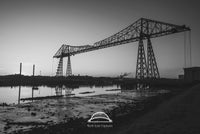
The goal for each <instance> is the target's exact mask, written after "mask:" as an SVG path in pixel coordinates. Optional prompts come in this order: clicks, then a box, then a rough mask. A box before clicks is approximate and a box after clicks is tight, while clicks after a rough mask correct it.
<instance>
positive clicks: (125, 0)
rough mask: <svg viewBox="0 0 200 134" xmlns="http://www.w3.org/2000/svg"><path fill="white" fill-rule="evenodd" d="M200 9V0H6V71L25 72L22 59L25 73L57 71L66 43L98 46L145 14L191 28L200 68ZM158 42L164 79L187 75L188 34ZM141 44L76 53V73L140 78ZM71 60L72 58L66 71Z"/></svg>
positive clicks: (0, 31) (0, 19)
mask: <svg viewBox="0 0 200 134" xmlns="http://www.w3.org/2000/svg"><path fill="white" fill-rule="evenodd" d="M199 10H200V4H199V2H198V0H120V1H119V0H0V75H8V74H16V73H19V64H20V62H22V63H23V71H22V73H23V74H25V75H32V66H33V64H35V66H36V75H39V74H41V75H50V76H52V75H55V73H56V68H57V64H58V59H53V55H54V54H55V53H56V52H57V50H58V49H59V48H60V47H61V45H62V44H67V45H74V46H76V45H78V46H79V45H86V44H89V45H92V44H93V43H95V42H97V41H100V40H102V39H104V38H106V37H109V36H111V35H113V34H115V33H116V32H118V31H120V30H122V29H123V28H125V27H127V26H128V25H130V24H132V23H134V22H135V21H136V20H138V19H140V18H141V17H143V18H149V19H154V20H159V21H163V22H168V23H172V24H177V25H183V24H185V25H186V26H189V27H190V28H191V29H192V32H191V41H192V66H200V60H199V57H200V53H199V52H200V45H199V43H200V38H199V31H200V26H199V24H200V17H199V15H200V14H199V12H200V11H199ZM188 39H189V38H187V41H188ZM144 43H146V42H145V41H144ZM152 45H153V49H154V53H155V55H156V60H157V64H158V68H159V71H160V75H161V77H167V78H177V76H178V75H179V74H181V73H183V68H184V33H178V34H173V35H168V36H163V37H159V38H155V39H152ZM137 47H138V42H134V43H128V44H124V45H120V46H116V47H111V48H106V49H101V50H97V51H91V52H87V53H82V54H78V55H75V56H72V57H71V64H72V73H73V74H75V75H78V74H80V75H91V76H119V75H120V74H122V73H125V72H128V73H129V72H131V73H132V75H133V76H134V75H135V70H136V59H137ZM145 47H146V45H145ZM187 51H188V50H187ZM66 64H67V58H65V59H64V73H65V72H66Z"/></svg>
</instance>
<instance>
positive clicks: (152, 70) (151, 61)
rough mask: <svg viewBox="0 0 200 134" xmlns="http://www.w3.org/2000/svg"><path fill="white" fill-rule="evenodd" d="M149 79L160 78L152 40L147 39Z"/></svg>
mask: <svg viewBox="0 0 200 134" xmlns="http://www.w3.org/2000/svg"><path fill="white" fill-rule="evenodd" d="M147 77H148V78H160V74H159V71H158V66H157V63H156V58H155V55H154V52H153V47H152V44H151V40H150V38H148V39H147Z"/></svg>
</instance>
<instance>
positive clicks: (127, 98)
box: [0, 86, 199, 134]
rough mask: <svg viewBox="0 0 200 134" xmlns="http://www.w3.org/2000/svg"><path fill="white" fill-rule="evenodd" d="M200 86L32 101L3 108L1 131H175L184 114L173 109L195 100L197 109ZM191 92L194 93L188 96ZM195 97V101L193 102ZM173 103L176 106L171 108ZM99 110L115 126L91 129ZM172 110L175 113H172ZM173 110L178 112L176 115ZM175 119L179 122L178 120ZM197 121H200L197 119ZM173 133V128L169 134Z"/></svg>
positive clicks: (27, 133) (74, 133) (78, 133)
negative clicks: (175, 124)
mask: <svg viewBox="0 0 200 134" xmlns="http://www.w3.org/2000/svg"><path fill="white" fill-rule="evenodd" d="M198 88H199V86H196V87H194V88H191V89H188V88H184V89H183V88H170V89H169V90H167V91H166V90H156V91H155V90H154V91H148V90H146V91H142V92H138V91H135V90H124V91H123V92H122V93H120V94H105V95H97V96H90V97H73V98H58V99H46V100H40V101H34V102H29V103H26V104H22V105H20V106H18V107H15V106H5V107H0V108H1V109H0V111H1V112H0V115H1V116H0V117H1V118H0V124H1V126H0V132H1V133H20V134H21V133H22V134H31V133H43V134H45V133H48V134H49V133H52V134H56V133H58V134H59V133H63V134H64V133H70V134H84V133H87V134H92V133H94V132H95V133H122V134H123V133H137V134H140V133H142V134H143V133H149V132H150V133H156V132H160V131H162V132H163V133H164V129H170V130H171V127H172V130H174V128H173V126H170V125H169V124H174V123H177V122H174V119H173V118H174V117H176V116H177V117H179V118H180V117H182V116H183V115H182V113H181V111H180V112H177V111H176V110H175V111H173V109H174V108H176V107H177V106H178V104H180V105H181V106H182V107H183V110H182V111H184V109H185V106H186V107H187V106H189V105H188V104H189V103H188V101H189V102H190V103H194V105H193V106H190V107H191V110H194V111H195V106H196V105H197V103H198V100H199V99H194V98H196V97H197V96H198V95H199V94H198V93H199V91H196V90H197V89H198ZM168 91H170V92H168ZM188 95H189V96H190V95H192V96H190V97H187V96H188ZM180 96H185V97H186V98H188V100H185V99H183V100H182V99H181V98H182V97H180ZM191 97H192V98H193V99H192V100H193V101H190V99H191ZM176 98H178V99H176ZM183 98H184V97H183ZM174 100H177V101H174ZM178 100H179V101H178ZM196 101H197V102H196ZM177 103H178V104H177ZM171 104H173V105H174V106H173V107H171ZM190 107H189V108H190ZM196 107H197V106H196ZM157 109H158V110H157ZM186 109H188V108H186ZM180 110H181V109H180ZM191 110H189V113H190V112H192V111H191ZM98 111H104V112H105V113H107V114H108V115H109V117H110V118H111V119H112V120H113V123H112V127H110V128H89V127H88V126H87V125H88V123H87V120H88V119H89V118H90V117H91V115H92V114H94V113H95V112H98ZM156 111H158V112H156ZM162 112H163V113H162ZM170 112H172V115H171V114H170ZM173 112H175V114H174V113H173ZM168 113H169V114H168ZM173 114H174V115H173ZM165 116H166V117H168V116H169V117H168V118H167V119H166V118H163V117H165ZM197 117H198V116H197ZM193 118H194V117H193ZM193 118H191V119H190V121H192V120H193ZM157 120H158V121H157ZM175 121H178V119H177V120H175ZM194 121H197V119H196V120H194ZM180 122H181V120H180ZM195 123H196V122H195ZM195 123H194V124H195ZM166 124H168V127H166V128H165V127H164V126H165V125H166ZM166 126H167V125H166ZM197 126H198V123H197ZM182 127H183V126H182ZM188 127H189V126H188ZM189 128H190V127H189ZM159 129H160V130H159ZM191 129H192V127H191ZM157 130H159V131H157ZM174 131H175V130H174ZM172 132H173V131H171V132H169V133H172ZM175 132H177V131H175ZM158 134H159V133H158Z"/></svg>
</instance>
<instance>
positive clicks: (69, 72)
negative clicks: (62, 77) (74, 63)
mask: <svg viewBox="0 0 200 134" xmlns="http://www.w3.org/2000/svg"><path fill="white" fill-rule="evenodd" d="M71 75H72V68H71V60H70V56H68V60H67V70H66V76H71Z"/></svg>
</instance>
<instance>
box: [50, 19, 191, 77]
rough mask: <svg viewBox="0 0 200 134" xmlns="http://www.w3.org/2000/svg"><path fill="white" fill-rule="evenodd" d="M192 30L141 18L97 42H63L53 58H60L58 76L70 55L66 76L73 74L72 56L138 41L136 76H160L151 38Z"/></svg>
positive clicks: (182, 26)
mask: <svg viewBox="0 0 200 134" xmlns="http://www.w3.org/2000/svg"><path fill="white" fill-rule="evenodd" d="M185 31H190V28H189V27H186V26H185V25H175V24H170V23H165V22H161V21H156V20H151V19H146V18H141V19H139V20H137V21H136V22H134V23H133V24H131V25H129V26H128V27H126V28H125V29H123V30H121V31H119V32H118V33H116V34H114V35H112V36H110V37H108V38H105V39H103V40H101V41H98V42H95V43H94V44H93V45H82V46H71V45H65V44H63V45H62V46H61V47H60V49H59V50H58V51H57V52H56V54H55V55H54V56H53V58H59V59H60V60H59V64H58V68H57V72H56V76H63V58H64V57H68V62H67V69H66V76H70V75H72V69H71V61H70V56H73V55H76V54H80V53H85V52H89V51H94V50H99V49H103V48H107V47H114V46H118V45H122V44H127V43H130V42H137V41H138V42H139V43H138V54H137V64H136V76H135V77H136V78H137V79H144V78H159V77H160V74H159V70H158V66H157V62H156V57H155V54H154V51H153V46H152V43H151V38H156V37H161V36H166V35H170V34H175V33H180V32H185ZM143 40H147V55H145V49H144V43H143Z"/></svg>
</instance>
